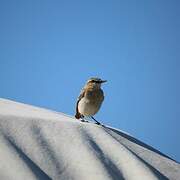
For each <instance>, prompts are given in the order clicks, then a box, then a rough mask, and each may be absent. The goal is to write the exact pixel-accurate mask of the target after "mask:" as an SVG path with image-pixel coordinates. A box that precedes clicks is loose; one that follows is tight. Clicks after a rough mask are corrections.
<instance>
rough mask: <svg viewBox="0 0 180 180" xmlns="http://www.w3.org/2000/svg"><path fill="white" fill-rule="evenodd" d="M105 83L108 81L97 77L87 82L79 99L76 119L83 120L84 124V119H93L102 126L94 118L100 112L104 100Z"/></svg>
mask: <svg viewBox="0 0 180 180" xmlns="http://www.w3.org/2000/svg"><path fill="white" fill-rule="evenodd" d="M105 82H107V81H106V80H102V79H100V78H96V77H92V78H90V79H89V80H88V81H87V82H86V84H85V86H84V87H83V89H82V90H81V92H80V95H79V97H78V99H77V103H76V114H75V118H76V119H82V122H84V121H85V120H84V117H91V118H92V119H93V120H94V121H95V122H96V124H98V125H100V124H101V123H100V122H98V121H97V120H96V119H95V118H94V117H93V116H94V115H95V114H96V113H97V112H98V111H99V109H100V107H101V105H102V102H103V100H104V92H103V90H102V89H101V85H102V83H105Z"/></svg>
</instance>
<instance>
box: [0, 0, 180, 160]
mask: <svg viewBox="0 0 180 180" xmlns="http://www.w3.org/2000/svg"><path fill="white" fill-rule="evenodd" d="M179 7H180V3H179V1H176V0H172V1H167V0H163V1H162V0H159V1H156V0H149V1H130V0H127V1H116V0H115V1H107V0H103V1H102V0H98V1H95V0H92V1H83V0H78V1H73V0H66V1H61V0H54V1H47V0H44V1H37V0H36V1H35V0H31V1H23V0H21V1H20V0H16V1H11V0H10V1H5V0H1V2H0V22H1V28H0V51H1V52H0V85H1V88H0V96H1V97H3V98H9V99H12V100H15V101H20V102H24V103H28V104H32V105H36V106H41V107H45V108H50V109H52V110H56V111H60V112H64V113H66V114H70V115H73V114H74V109H75V103H76V99H77V96H78V95H79V91H80V89H81V88H82V87H83V85H84V83H85V81H86V80H87V79H88V78H89V77H92V76H93V77H94V76H95V77H101V78H102V79H107V80H108V83H106V84H104V86H103V89H104V91H105V95H106V97H105V101H104V103H103V106H102V108H101V110H100V112H99V113H98V114H97V115H96V118H97V119H98V120H100V121H102V122H103V123H105V124H108V125H110V126H113V127H116V128H119V129H121V130H124V131H126V132H128V133H130V134H132V135H133V136H135V137H136V138H138V139H140V140H142V141H144V142H146V143H147V144H149V145H152V146H153V147H155V148H156V149H158V150H160V151H162V152H163V153H165V154H167V155H169V156H171V157H172V158H174V159H176V160H178V161H180V141H179V139H180V131H179V128H180V94H179V92H180V85H179V77H180V49H179V48H180V21H179V17H180V11H179Z"/></svg>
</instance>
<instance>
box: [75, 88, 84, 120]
mask: <svg viewBox="0 0 180 180" xmlns="http://www.w3.org/2000/svg"><path fill="white" fill-rule="evenodd" d="M84 94H85V89H84V88H83V89H82V90H81V93H80V95H79V97H78V100H77V103H76V114H75V117H76V118H77V119H79V118H81V114H80V113H79V110H78V104H79V101H80V100H81V99H82V98H83V97H84Z"/></svg>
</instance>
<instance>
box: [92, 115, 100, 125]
mask: <svg viewBox="0 0 180 180" xmlns="http://www.w3.org/2000/svg"><path fill="white" fill-rule="evenodd" d="M91 118H92V119H93V120H94V121H95V122H96V124H97V125H101V123H100V122H98V121H97V120H96V119H95V118H94V117H93V116H91Z"/></svg>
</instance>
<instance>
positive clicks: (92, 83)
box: [87, 77, 107, 88]
mask: <svg viewBox="0 0 180 180" xmlns="http://www.w3.org/2000/svg"><path fill="white" fill-rule="evenodd" d="M105 82H107V81H106V80H102V79H100V78H94V77H93V78H90V79H89V80H88V81H87V85H88V86H93V87H94V88H100V87H101V84H102V83H105Z"/></svg>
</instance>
